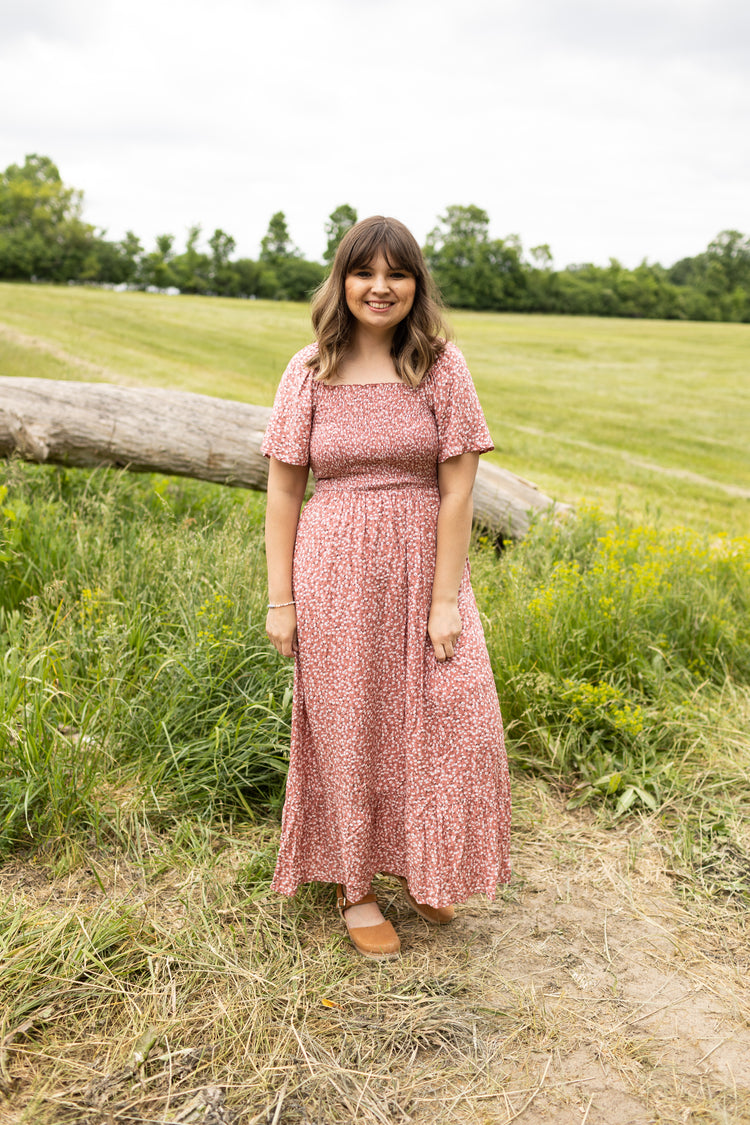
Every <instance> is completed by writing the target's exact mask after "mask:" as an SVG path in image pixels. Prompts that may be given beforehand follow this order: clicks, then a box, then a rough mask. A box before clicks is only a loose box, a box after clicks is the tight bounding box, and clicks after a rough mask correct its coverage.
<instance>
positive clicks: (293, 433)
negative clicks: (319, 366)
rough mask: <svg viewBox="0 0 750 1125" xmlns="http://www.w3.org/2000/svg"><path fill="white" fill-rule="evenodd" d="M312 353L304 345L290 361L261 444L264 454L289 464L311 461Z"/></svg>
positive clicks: (277, 392) (305, 463)
mask: <svg viewBox="0 0 750 1125" xmlns="http://www.w3.org/2000/svg"><path fill="white" fill-rule="evenodd" d="M310 355H311V349H310V348H303V349H302V351H301V352H297V354H296V355H295V356H293V357H292V359H291V360H290V361H289V365H288V367H287V369H286V371H285V372H284V374H283V375H282V377H281V382H280V383H279V387H278V390H277V391H276V397H275V399H274V403H273V409H272V410H271V417H270V418H269V420H268V425H267V426H266V432H265V435H264V437H263V441H262V443H261V447H260V451H261V453H262V454H263V456H264V457H275V458H276V459H277V460H278V461H284V462H285V463H286V464H287V465H307V464H309V462H310V430H311V427H312V414H313V385H312V384H313V379H312V371H311V370H310V368H309V367H308V366H307V362H306V361H307V359H309V357H310Z"/></svg>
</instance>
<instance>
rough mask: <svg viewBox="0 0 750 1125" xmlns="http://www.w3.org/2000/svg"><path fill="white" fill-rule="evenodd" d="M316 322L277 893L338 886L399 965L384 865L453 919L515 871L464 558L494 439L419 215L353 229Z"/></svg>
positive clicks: (300, 483)
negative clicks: (444, 308) (416, 223)
mask: <svg viewBox="0 0 750 1125" xmlns="http://www.w3.org/2000/svg"><path fill="white" fill-rule="evenodd" d="M312 320H313V327H314V329H315V334H316V337H317V343H316V344H312V345H310V346H308V347H306V348H303V349H302V351H301V352H298V354H297V355H295V356H294V357H293V359H292V360H291V362H290V364H289V366H288V367H287V369H286V371H285V373H284V376H283V378H282V380H281V384H280V386H279V389H278V392H277V394H276V399H275V402H274V407H273V412H272V415H271V419H270V421H269V424H268V429H267V430H266V435H265V438H264V441H263V446H262V449H263V453H264V454H265V455H266V456H268V457H270V466H269V476H268V508H267V521H266V550H267V560H268V591H269V599H268V600H269V608H268V617H267V621H266V630H267V633H268V636H269V638H270V640H271V642H272V643H273V644H274V645H275V647H276V648H277V649H278V651H279V652H280V653H282V655H284V656H290V657H291V656H293V657H294V660H295V669H294V702H293V714H292V741H291V755H290V766H289V777H288V780H287V792H286V801H285V805H284V814H283V822H282V835H281V846H280V850H279V856H278V861H277V865H276V871H275V874H274V879H273V882H272V887H273V889H275V890H277V891H279V892H281V893H282V894H288V895H291V894H294V892H295V891H296V889H297V887H298V886H299V884H300V883H303V882H307V881H309V880H323V881H327V882H331V883H335V884H337V887H338V907H339V911H340V913H341V915H342V917H343V919H344V921H345V923H346V926H347V928H348V931H349V935H350V937H351V939H352V941H353V942H354V945H355V946H356V947H357V949H358V950H359V951H360V952H361V953H363V954H364V955H365V956H369V957H375V958H385V957H395V956H397V955H398V952H399V948H400V945H399V939H398V936H397V934H396V932H395V930H394V929H393V927H392V926H391V924H390V923H389V922H386V921H385V920H384V919H383V916H382V914H381V913H380V910H379V908H378V905H377V902H376V900H375V896H374V895H373V894H372V893H371V886H370V884H371V880H372V878H373V875H374V874H376V873H378V872H380V873H388V874H392V875H394V876H396V877H397V878H398V879H399V880H400V882H401V884H402V887H403V889H404V893H405V895H406V897H407V900H408V902H409V903H410V905H411V906H412V908H413V909H415V910H416V911H417V912H418V913H419V914H421V915H422V916H423V917H424V918H426V919H427V920H428V921H430V922H433V923H436V924H441V923H444V922H448V921H450V920H451V919H452V917H453V903H455V902H460V901H463V900H464V899H466V898H468V897H469V895H472V894H474V893H476V892H479V891H481V892H484V893H485V894H487V895H489V896H494V893H495V890H496V886H497V884H498V883H499V882H507V880H508V879H509V877H510V871H509V863H508V834H509V826H510V799H509V789H508V772H507V763H506V758H505V750H504V746H503V733H502V724H501V719H500V710H499V706H498V701H497V694H496V691H495V684H494V679H493V675H492V670H491V668H490V662H489V658H488V655H487V649H486V645H485V641H484V635H483V633H482V627H481V623H480V620H479V614H478V612H477V607H476V603H475V601H474V596H473V593H472V590H471V585H470V580H469V565H468V560H467V558H466V553H467V549H468V544H469V536H470V532H471V518H472V487H473V483H474V477H475V474H476V469H477V463H478V459H479V454H480V453H483V452H485V451H487V450H490V449H492V448H493V446H492V441H491V439H490V435H489V432H488V430H487V426H486V424H485V421H484V417H483V415H482V411H481V407H480V406H479V401H478V399H477V396H476V392H475V390H474V386H473V384H472V381H471V376H470V375H469V372H468V370H467V368H466V364H465V362H464V359H463V356H462V355H461V353H460V351H459V350H458V348H456V347H455V346H454V345H452V344H449V343H447V339H446V337H447V333H446V331H445V328H444V326H443V324H442V320H441V317H440V310H439V307H438V305H437V301H436V297H435V291H434V286H433V283H432V279H431V278H430V275H429V273H428V270H427V267H426V264H425V261H424V258H423V256H422V253H421V251H420V249H419V246H418V244H417V242H416V240H415V239H414V237H413V236H412V235H411V233H410V232H409V231H408V230H407V228H406V227H405V226H404V225H403V224H402V223H400V222H398V221H397V220H396V219H387V218H384V217H383V216H379V215H378V216H374V217H372V218H370V219H365V220H363V221H362V222H360V223H357V224H356V225H355V226H353V227H352V228H351V229H350V230H349V231H347V233H346V234H345V235H344V237H343V239H342V240H341V243H340V245H339V248H338V252H337V254H336V258H335V260H334V263H333V268H332V270H331V274H330V276H329V278H328V279H327V281H325V282H324V283H323V285H322V286H321V288H320V289H319V291H318V293H317V294H316V296H315V298H314V300H313V306H312ZM308 468H312V471H313V474H314V476H315V481H316V485H315V494H314V496H313V497H312V499H311V500H310V502H309V503H308V504H307V505H306V506H305V508H304V511H303V512H302V515H301V517H300V508H301V505H302V500H303V496H304V492H305V485H306V482H307V475H308Z"/></svg>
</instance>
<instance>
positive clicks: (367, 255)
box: [346, 224, 422, 277]
mask: <svg viewBox="0 0 750 1125" xmlns="http://www.w3.org/2000/svg"><path fill="white" fill-rule="evenodd" d="M378 253H382V255H383V257H384V258H385V260H386V264H387V266H388V269H389V270H404V271H405V272H406V273H411V274H414V276H415V277H420V276H421V273H422V270H421V262H420V254H419V247H416V254H415V250H414V247H412V246H410V245H409V243H408V242H407V240H406V239H405V238H403V237H401V236H400V234H399V232H398V231H394V230H393V229H391V228H390V227H389V226H387V225H385V224H383V226H382V227H371V228H370V230H368V231H363V232H362V236H361V238H359V239H357V241H356V243H355V244H354V246H352V249H351V254H350V256H349V261H348V263H347V267H346V273H353V272H354V271H355V270H359V269H362V268H363V267H364V266H369V265H370V263H371V262H372V260H373V259H374V258H376V257H377V256H378Z"/></svg>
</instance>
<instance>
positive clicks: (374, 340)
mask: <svg viewBox="0 0 750 1125" xmlns="http://www.w3.org/2000/svg"><path fill="white" fill-rule="evenodd" d="M395 334H396V330H395V329H393V330H392V331H386V332H382V331H381V332H378V331H377V330H376V329H370V328H368V327H367V326H365V325H362V324H358V325H357V326H356V328H355V330H354V332H353V334H352V339H351V342H350V344H349V347H348V348H347V357H348V358H349V359H352V360H357V359H368V360H371V361H372V360H375V361H377V360H381V361H384V360H386V359H387V358H388V357H389V356H390V354H391V346H392V344H393V337H394V336H395Z"/></svg>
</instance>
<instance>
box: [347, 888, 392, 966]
mask: <svg viewBox="0 0 750 1125" xmlns="http://www.w3.org/2000/svg"><path fill="white" fill-rule="evenodd" d="M365 902H377V899H376V898H375V895H372V894H370V895H365V897H364V898H360V899H357V901H356V902H349V901H348V900H347V897H346V892H345V891H344V888H343V887H342V886H341V885H340V884H339V885H338V886H337V887H336V906H337V907H338V912H339V914H340V915H341V918H342V920H343V922H344V925H345V926H346V929H347V932H348V934H349V937H350V938H351V939H352V943H353V944H354V947H355V949H356V950H357V951H358V952H359V953H361V954H362V956H363V957H369V958H370V960H372V961H392V960H393V959H394V958H396V957H398V955H399V953H400V952H401V942H400V941H399V938H398V934H397V933H396V931H395V930H394V928H393V926H392V925H391V923H390V922H378V924H377V925H376V926H350V925H349V924H348V922H347V921H346V912H347V910H348V909H349V907H350V906H360V905H361V904H362V903H365Z"/></svg>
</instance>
